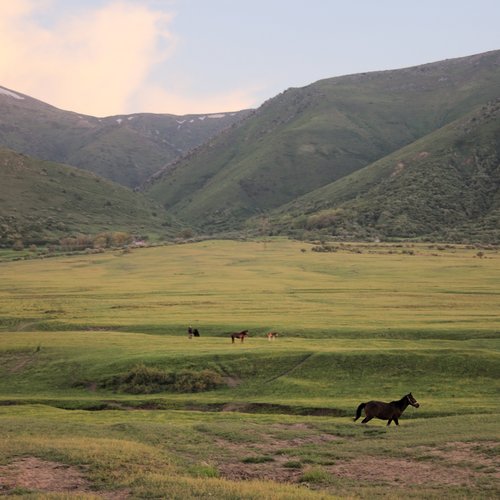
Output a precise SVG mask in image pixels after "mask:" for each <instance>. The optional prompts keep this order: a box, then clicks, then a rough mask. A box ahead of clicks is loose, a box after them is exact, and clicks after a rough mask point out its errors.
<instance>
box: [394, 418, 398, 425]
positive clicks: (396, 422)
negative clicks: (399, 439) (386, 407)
mask: <svg viewBox="0 0 500 500" xmlns="http://www.w3.org/2000/svg"><path fill="white" fill-rule="evenodd" d="M393 420H394V423H395V424H396V425H399V421H398V419H397V417H394V418H393Z"/></svg>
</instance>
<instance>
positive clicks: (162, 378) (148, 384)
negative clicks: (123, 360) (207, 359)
mask: <svg viewBox="0 0 500 500" xmlns="http://www.w3.org/2000/svg"><path fill="white" fill-rule="evenodd" d="M222 385H223V380H222V377H221V375H220V374H219V373H217V372H216V371H214V370H209V369H206V370H201V371H195V370H180V371H179V372H167V371H165V370H162V369H160V368H155V367H152V366H146V365H144V364H139V365H136V366H134V367H133V368H132V369H130V370H129V371H128V372H127V373H125V374H121V375H116V376H114V377H111V378H110V379H107V380H105V381H104V382H102V383H101V387H102V388H107V389H112V390H114V391H116V392H127V393H129V394H152V393H157V392H187V393H191V392H203V391H210V390H213V389H216V388H217V387H220V386H222Z"/></svg>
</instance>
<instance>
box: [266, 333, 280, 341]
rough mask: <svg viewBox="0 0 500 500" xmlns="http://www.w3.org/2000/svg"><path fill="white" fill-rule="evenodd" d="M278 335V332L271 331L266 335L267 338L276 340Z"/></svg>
mask: <svg viewBox="0 0 500 500" xmlns="http://www.w3.org/2000/svg"><path fill="white" fill-rule="evenodd" d="M277 336H278V332H269V333H268V334H267V335H266V337H267V340H274V339H275V338H276V337H277Z"/></svg>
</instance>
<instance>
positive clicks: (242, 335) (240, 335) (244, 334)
mask: <svg viewBox="0 0 500 500" xmlns="http://www.w3.org/2000/svg"><path fill="white" fill-rule="evenodd" d="M245 337H248V330H243V331H242V332H239V333H231V342H232V343H233V344H234V339H240V340H241V342H243V341H244V340H245Z"/></svg>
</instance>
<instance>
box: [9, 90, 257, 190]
mask: <svg viewBox="0 0 500 500" xmlns="http://www.w3.org/2000/svg"><path fill="white" fill-rule="evenodd" d="M248 113H249V111H239V112H236V113H216V114H208V115H187V116H175V115H166V114H151V113H138V114H133V115H120V116H111V117H107V118H96V117H93V116H85V115H81V114H77V113H73V112H69V111H63V110H60V109H57V108H55V107H53V106H50V105H48V104H45V103H44V102H41V101H38V100H36V99H33V98H31V97H29V96H25V95H23V94H19V93H16V92H12V91H9V90H7V89H3V88H2V87H0V146H4V147H7V148H10V149H13V150H15V151H19V152H21V153H24V154H28V155H30V156H33V157H36V158H40V159H43V160H49V161H55V162H59V163H65V164H68V165H74V166H76V167H79V168H82V169H85V170H89V171H91V172H94V173H96V174H98V175H100V176H101V177H105V178H107V179H110V180H113V181H115V182H118V183H120V184H123V185H125V186H127V187H136V186H138V185H140V184H141V183H143V182H144V181H145V180H146V179H147V178H148V177H149V176H150V175H152V174H153V173H155V172H156V171H158V170H159V169H160V168H162V167H163V166H164V165H165V164H166V163H168V162H170V161H172V160H174V159H175V158H177V157H179V156H180V155H182V154H185V153H186V152H188V151H190V150H191V149H193V148H195V147H197V146H198V145H200V144H201V143H203V142H205V141H207V140H208V139H210V138H211V137H212V136H214V135H216V134H218V133H219V132H220V131H221V130H223V129H225V128H226V127H229V126H231V125H232V124H233V123H234V122H235V121H238V120H240V119H242V118H243V117H244V116H246V115H247V114H248Z"/></svg>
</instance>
